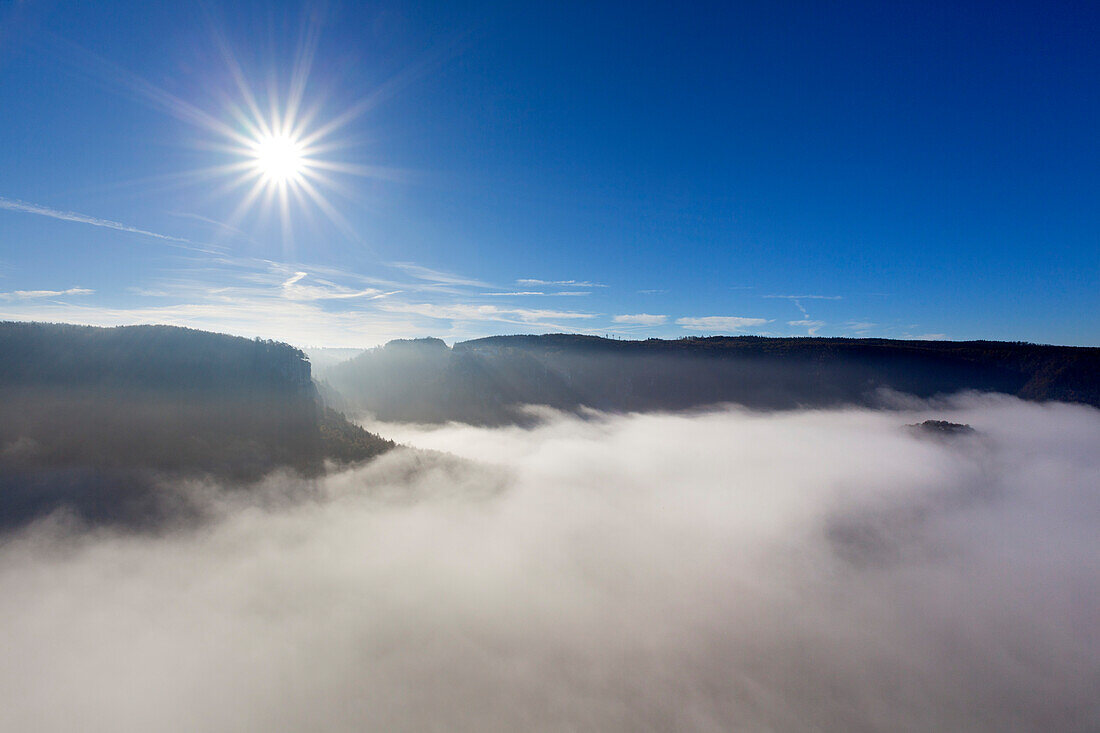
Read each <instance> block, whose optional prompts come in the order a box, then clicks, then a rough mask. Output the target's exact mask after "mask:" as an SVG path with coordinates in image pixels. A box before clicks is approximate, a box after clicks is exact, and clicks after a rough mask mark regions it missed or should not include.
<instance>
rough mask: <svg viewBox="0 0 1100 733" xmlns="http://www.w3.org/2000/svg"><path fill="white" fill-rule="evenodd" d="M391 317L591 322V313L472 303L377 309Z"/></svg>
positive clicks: (513, 321)
mask: <svg viewBox="0 0 1100 733" xmlns="http://www.w3.org/2000/svg"><path fill="white" fill-rule="evenodd" d="M380 308H381V309H382V310H385V311H388V312H391V313H415V314H417V315H421V316H426V317H428V318H438V319H442V320H453V321H501V322H504V323H515V322H517V321H518V322H521V323H543V322H546V321H559V320H573V319H588V318H595V314H593V313H580V312H577V311H558V310H546V309H539V308H501V307H498V306H495V305H479V304H475V303H449V304H438V303H396V302H391V303H386V304H383V305H381V306H380Z"/></svg>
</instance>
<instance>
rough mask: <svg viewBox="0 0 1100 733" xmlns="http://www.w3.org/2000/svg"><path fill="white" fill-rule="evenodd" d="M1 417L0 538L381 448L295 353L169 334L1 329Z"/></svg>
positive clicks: (314, 467) (137, 329)
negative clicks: (166, 490) (196, 485)
mask: <svg viewBox="0 0 1100 733" xmlns="http://www.w3.org/2000/svg"><path fill="white" fill-rule="evenodd" d="M0 405H3V409H2V412H0V524H12V523H18V522H20V521H22V520H23V519H25V518H27V517H30V516H35V515H38V514H41V513H43V512H45V511H49V510H51V509H53V508H55V507H57V506H60V505H64V504H67V505H70V506H73V507H74V508H76V510H77V511H78V513H80V514H82V515H84V516H91V517H105V518H109V517H112V516H114V515H116V514H118V513H120V512H121V513H123V514H128V515H129V514H133V515H135V516H141V515H142V513H143V512H144V513H146V514H147V513H148V512H149V511H150V510H149V507H148V506H147V505H148V503H149V501H150V496H149V495H148V494H149V492H151V491H153V489H152V488H151V487H152V486H153V484H155V483H156V482H157V481H161V480H163V479H164V478H165V477H174V478H180V477H196V478H198V477H203V478H213V479H216V480H219V481H222V482H228V483H231V484H233V485H240V484H243V483H249V482H253V481H256V480H257V479H259V478H261V477H263V476H265V475H267V474H268V473H270V472H271V471H274V470H276V469H287V470H291V471H294V472H296V473H298V474H301V475H305V476H309V475H315V474H318V473H320V472H321V471H322V470H323V469H324V465H325V461H326V459H333V460H338V461H348V462H350V461H359V460H365V459H368V458H370V457H372V456H375V455H377V454H379V453H381V452H383V451H385V450H387V449H389V448H390V447H392V443H390V442H389V441H386V440H383V439H381V438H379V437H378V436H375V435H371V434H370V433H367V432H366V431H364V430H362V429H361V428H358V427H357V426H354V425H351V424H350V423H348V422H347V421H346V420H345V419H344V418H343V416H342V415H340V414H339V413H336V412H335V411H333V410H331V409H326V408H324V407H323V406H322V405H321V404H320V401H319V399H318V395H317V391H316V389H315V387H314V385H313V382H312V380H311V378H310V365H309V362H308V361H306V360H305V358H304V355H303V354H302V352H300V351H299V350H297V349H295V348H293V347H290V346H288V345H286V344H280V343H276V342H271V341H259V340H249V339H243V338H237V337H232V336H225V335H221V334H213V333H207V332H203V331H195V330H191V329H184V328H174V327H167V326H129V327H121V328H110V329H105V328H92V327H83V326H69V325H60V324H39V323H0ZM153 499H156V497H153ZM127 502H129V503H130V504H133V505H134V506H132V507H130V508H126V506H127ZM153 503H155V501H154V502H153Z"/></svg>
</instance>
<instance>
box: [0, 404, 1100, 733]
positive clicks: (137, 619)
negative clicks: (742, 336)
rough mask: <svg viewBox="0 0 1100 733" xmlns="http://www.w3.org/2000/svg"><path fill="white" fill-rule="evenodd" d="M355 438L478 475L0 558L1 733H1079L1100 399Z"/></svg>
mask: <svg viewBox="0 0 1100 733" xmlns="http://www.w3.org/2000/svg"><path fill="white" fill-rule="evenodd" d="M929 418H934V419H946V420H951V421H954V422H959V423H967V424H970V425H972V426H973V427H974V429H975V431H976V432H975V433H974V434H972V435H958V436H946V437H941V438H937V437H931V436H926V437H922V436H920V435H918V434H915V433H914V432H913V431H910V430H906V429H905V428H904V426H905V425H906V424H908V423H916V422H921V421H923V420H925V419H929ZM368 427H369V428H370V429H372V430H376V431H377V432H379V433H381V434H382V435H385V436H387V437H392V438H394V439H396V440H398V441H400V442H403V443H405V444H407V445H410V446H415V447H418V448H429V449H433V450H436V451H443V452H447V453H452V454H454V455H457V456H459V457H461V458H464V459H468V465H464V464H462V463H456V462H455V461H451V460H448V459H446V458H444V457H441V456H436V455H435V454H427V455H425V454H423V453H414V452H412V451H395V452H393V453H390V454H387V455H386V456H384V457H382V458H381V459H378V460H376V461H375V462H374V463H372V464H370V465H368V466H366V467H363V468H360V469H356V470H352V471H347V472H343V473H339V474H334V475H332V476H330V477H328V478H326V479H324V480H322V481H319V482H317V485H316V487H315V493H314V495H313V496H312V497H311V498H310V499H308V500H291V499H285V500H276V499H274V498H273V499H270V500H268V501H264V502H261V503H260V504H259V505H258V506H257V505H251V506H248V505H243V503H242V505H240V506H237V505H233V504H230V503H228V502H223V504H222V505H220V506H219V508H218V509H217V510H216V514H217V516H218V517H219V518H218V519H216V520H214V521H212V522H210V523H209V524H206V525H203V526H201V527H200V528H198V529H195V528H190V529H186V530H178V531H173V532H169V533H167V534H160V535H151V534H140V533H126V532H121V531H114V530H87V529H81V528H79V527H76V526H75V525H74V524H73V523H72V522H70V521H67V520H66V519H65V518H64V517H52V518H50V519H47V520H45V521H42V522H39V523H38V524H36V525H34V526H31V527H30V528H28V529H25V530H22V531H20V532H18V533H14V534H9V535H8V536H6V537H5V538H3V539H2V540H0V730H4V731H31V730H34V731H73V730H81V731H154V730H155V731H197V730H207V731H227V730H248V731H303V730H309V731H345V730H349V731H350V730H357V731H360V730H377V731H479V732H480V731H563V730H572V731H623V732H637V731H731V730H738V731H871V730H876V731H997V732H1003V731H1054V730H1057V731H1095V730H1097V729H1098V728H1100V697H1098V695H1097V690H1100V531H1098V528H1100V411H1098V410H1095V409H1092V408H1088V407H1079V406H1068V405H1037V404H1030V403H1024V402H1020V401H1017V400H1015V399H1012V398H979V397H971V398H965V399H961V400H958V401H955V402H952V403H944V404H939V405H935V406H928V405H914V406H913V407H912V409H909V410H906V411H901V412H899V411H869V410H842V411H814V412H801V413H794V412H789V413H779V414H759V413H747V412H741V411H735V410H734V411H724V412H714V413H707V414H699V415H691V416H675V415H633V416H601V415H594V416H591V417H590V419H588V420H580V419H577V418H574V417H568V416H562V415H552V416H549V417H548V420H547V422H546V423H545V424H543V425H542V426H541V427H538V428H535V429H520V428H493V429H482V428H473V427H469V426H462V425H451V426H446V427H436V428H427V427H425V428H419V427H415V426H407V425H405V426H401V425H379V424H370V425H368ZM296 483H300V482H298V481H297V480H292V479H287V478H282V479H277V478H274V479H271V480H270V481H269V482H268V485H267V486H266V487H264V488H265V489H266V491H267V492H269V493H270V495H272V496H278V495H279V494H285V493H289V494H294V493H296V492H295V491H294V489H295V488H296V487H295V486H287V485H289V484H296ZM195 490H196V491H199V490H202V491H210V492H212V493H214V491H213V489H212V488H211V487H196V489H195Z"/></svg>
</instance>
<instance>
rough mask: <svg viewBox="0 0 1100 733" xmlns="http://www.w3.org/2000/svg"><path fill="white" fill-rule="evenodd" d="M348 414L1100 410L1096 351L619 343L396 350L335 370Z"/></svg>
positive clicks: (941, 344) (956, 345)
mask: <svg viewBox="0 0 1100 733" xmlns="http://www.w3.org/2000/svg"><path fill="white" fill-rule="evenodd" d="M326 379H327V383H328V385H329V386H330V387H331V388H332V389H333V390H334V391H335V392H336V393H337V394H339V395H340V396H341V397H342V399H343V401H344V405H345V406H346V408H347V409H348V410H363V411H369V412H371V413H374V414H375V415H376V416H377V417H379V418H380V419H383V420H396V421H422V422H440V421H447V420H459V421H465V422H473V423H483V424H502V423H511V422H519V421H522V420H523V419H524V418H523V416H522V415H521V414H520V412H519V411H518V410H517V409H516V407H517V406H518V405H522V404H539V405H549V406H551V407H555V408H558V409H563V410H575V409H578V408H579V407H581V406H588V407H593V408H597V409H602V410H610V411H647V410H680V409H688V408H694V407H701V406H705V405H711V404H717V403H726V402H728V403H736V404H741V405H745V406H747V407H751V408H756V409H768V410H774V409H794V408H799V407H829V406H837V405H871V404H875V403H876V401H877V400H878V399H879V393H880V390H882V389H884V388H885V389H891V390H895V391H898V392H903V393H907V394H911V395H915V396H918V397H931V396H934V395H943V394H951V393H955V392H959V391H961V390H978V391H983V392H999V393H1003V394H1010V395H1015V396H1018V397H1021V398H1023V399H1027V400H1061V401H1067V402H1081V403H1085V404H1090V405H1094V406H1100V349H1097V348H1079V347H1066V346H1042V345H1036V344H1025V343H1002V342H993V341H968V342H950V341H893V340H887V339H841V338H763V337H756V336H742V337H711V338H684V339H677V340H660V339H648V340H645V341H619V340H611V339H603V338H598V337H594V336H580V335H569V334H552V335H546V336H494V337H491V338H484V339H476V340H473V341H466V342H461V343H457V344H455V346H454V348H448V347H447V345H446V344H445V343H443V342H442V341H439V340H438V339H418V340H410V341H391V342H390V343H388V344H386V345H385V346H383V347H379V348H376V349H371V350H369V351H365V352H363V353H362V354H361V355H359V356H358V357H356V358H354V359H352V360H350V361H346V362H344V363H342V364H338V365H336V366H334V367H332V368H330V369H329V370H328V371H327V372H326Z"/></svg>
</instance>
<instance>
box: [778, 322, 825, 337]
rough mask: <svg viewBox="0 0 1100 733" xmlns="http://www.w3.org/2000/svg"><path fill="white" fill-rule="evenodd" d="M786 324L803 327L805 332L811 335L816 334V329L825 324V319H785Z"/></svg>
mask: <svg viewBox="0 0 1100 733" xmlns="http://www.w3.org/2000/svg"><path fill="white" fill-rule="evenodd" d="M787 325H788V326H797V327H799V328H805V329H806V333H808V334H809V335H811V336H816V335H817V332H818V330H819V329H820V328H821V327H822V326H824V325H825V321H811V320H808V319H804V320H801V321H787Z"/></svg>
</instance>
